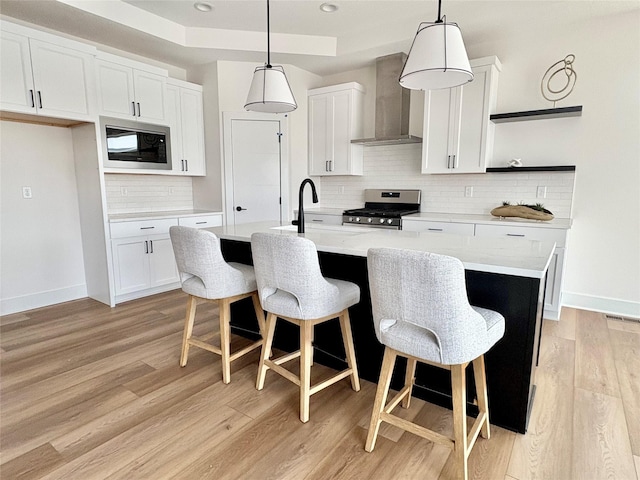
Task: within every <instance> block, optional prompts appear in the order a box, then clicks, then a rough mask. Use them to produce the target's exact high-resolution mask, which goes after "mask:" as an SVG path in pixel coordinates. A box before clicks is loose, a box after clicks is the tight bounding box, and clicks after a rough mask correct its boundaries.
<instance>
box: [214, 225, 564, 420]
mask: <svg viewBox="0 0 640 480" xmlns="http://www.w3.org/2000/svg"><path fill="white" fill-rule="evenodd" d="M209 230H210V231H212V232H214V233H215V234H216V235H218V236H219V237H220V238H221V245H222V250H223V254H224V256H225V258H226V259H227V261H236V262H242V263H252V260H251V245H250V240H251V234H252V233H254V232H265V231H269V232H274V233H279V234H281V235H297V232H296V227H293V226H290V225H284V226H281V225H279V224H277V223H274V222H271V223H267V222H261V223H251V224H244V225H236V226H228V227H215V228H211V229H209ZM303 235H304V236H305V237H306V238H308V239H310V240H312V241H313V242H314V243H315V244H316V247H317V249H318V255H319V259H320V266H321V268H322V272H323V274H324V275H325V276H327V277H332V278H339V279H342V280H348V281H351V282H354V283H356V284H357V285H359V286H360V289H361V300H360V303H359V304H357V305H355V306H353V307H351V308H350V309H349V312H350V315H351V322H352V330H353V337H354V344H355V350H356V358H357V362H358V369H359V371H360V376H361V377H362V378H364V379H366V380H370V381H372V382H377V381H378V375H379V373H380V366H381V364H382V355H383V350H384V348H383V346H382V345H380V344H379V343H378V341H377V339H376V337H375V332H374V329H373V321H372V317H371V300H370V294H369V285H368V279H367V259H366V255H367V250H368V249H369V248H372V247H392V248H405V249H412V250H421V251H429V252H433V253H438V254H443V255H451V256H454V257H457V258H459V259H460V260H461V261H462V263H463V264H464V267H465V272H466V282H467V291H468V296H469V301H470V302H471V304H473V305H477V306H480V307H484V308H489V309H492V310H496V311H498V312H500V313H501V314H502V315H504V317H505V319H506V329H505V335H504V337H503V338H502V339H501V340H500V341H499V342H498V343H497V344H496V345H495V346H494V347H493V348H492V349H491V350H490V351H489V353H487V355H486V356H485V362H486V371H487V388H488V391H489V410H490V418H491V423H493V424H495V425H499V426H501V427H504V428H507V429H509V430H513V431H515V432H519V433H525V432H526V428H527V421H528V417H529V413H530V410H531V406H532V402H533V397H534V394H535V384H534V378H535V366H536V363H537V356H538V346H539V340H540V329H541V326H542V306H543V302H544V282H545V276H546V271H547V268H548V265H549V261H550V258H551V255H552V253H553V250H554V247H555V245H554V243H552V242H551V243H547V242H536V241H530V240H524V239H520V238H482V237H472V236H466V235H448V234H434V233H430V232H407V231H397V230H382V229H372V228H367V227H348V226H315V225H308V226H307V227H306V233H305V234H303ZM245 313H246V314H245ZM232 325H233V327H234V330H235V332H236V333H239V334H241V335H246V336H251V333H250V332H251V330H253V331H256V324H255V319H254V316H253V315H252V314H251V305H250V302H248V304H242V303H241V302H239V304H238V305H237V307H236V309H235V310H234V314H233V320H232ZM298 338H299V335H298V331H297V328H296V327H294V326H293V325H288V324H287V323H286V322H283V323H281V324H279V325H278V330H277V331H276V338H275V342H274V346H276V347H277V348H281V349H283V350H287V351H293V350H296V349H297V348H298ZM314 347H315V348H314V350H315V351H314V359H315V360H316V361H318V362H319V363H322V364H325V365H328V366H330V367H333V368H339V369H342V368H344V366H345V362H344V360H343V359H344V349H343V347H342V341H341V337H340V334H339V325H338V322H337V320H336V321H335V322H327V323H326V324H324V325H320V326H318V327H316V332H315V339H314ZM396 369H397V370H396V372H395V375H394V380H393V383H392V388H396V389H398V388H399V387H400V386H401V385H402V383H403V381H404V365H403V363H402V362H398V364H397V365H396ZM472 375H473V373H472V369H469V371H468V377H470V378H469V379H468V391H469V394H468V399H469V405H468V409H469V412H470V413H471V414H473V413H474V412H477V409H476V408H475V406H474V405H473V404H472V402H473V399H474V395H475V388H474V382H473V377H472ZM415 385H416V386H415V388H414V395H415V396H416V397H419V398H422V399H424V400H427V401H430V402H433V403H436V404H439V405H443V406H447V407H449V408H451V386H450V380H449V372H448V371H446V370H442V369H438V368H435V367H431V366H428V365H423V364H420V365H419V366H418V370H417V372H416V382H415Z"/></svg>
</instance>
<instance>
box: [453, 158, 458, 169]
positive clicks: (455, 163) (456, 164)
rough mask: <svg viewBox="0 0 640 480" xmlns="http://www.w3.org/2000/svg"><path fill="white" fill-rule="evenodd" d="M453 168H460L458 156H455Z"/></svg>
mask: <svg viewBox="0 0 640 480" xmlns="http://www.w3.org/2000/svg"><path fill="white" fill-rule="evenodd" d="M453 168H458V156H457V155H454V156H453Z"/></svg>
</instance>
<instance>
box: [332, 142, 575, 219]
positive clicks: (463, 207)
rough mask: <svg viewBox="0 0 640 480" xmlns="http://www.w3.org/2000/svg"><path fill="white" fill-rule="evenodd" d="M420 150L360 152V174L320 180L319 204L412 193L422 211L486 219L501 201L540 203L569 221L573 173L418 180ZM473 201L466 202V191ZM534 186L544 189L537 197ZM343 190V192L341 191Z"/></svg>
mask: <svg viewBox="0 0 640 480" xmlns="http://www.w3.org/2000/svg"><path fill="white" fill-rule="evenodd" d="M421 162H422V146H421V145H419V144H417V145H416V144H413V145H393V146H380V147H365V150H364V174H363V175H362V176H358V177H351V176H340V177H321V179H320V185H321V191H322V194H321V198H320V203H321V205H322V206H323V207H328V208H356V207H361V206H362V205H363V203H364V192H363V191H364V189H365V188H412V189H420V190H421V191H422V205H421V210H422V211H423V212H442V213H469V214H488V213H489V212H490V211H491V210H492V209H493V208H495V207H497V206H499V205H501V204H502V202H503V201H509V202H511V203H514V204H516V203H519V202H523V203H542V204H544V206H545V208H547V209H548V210H550V211H552V212H553V213H554V215H555V216H556V217H558V218H568V217H570V216H571V203H572V198H573V187H574V180H575V172H520V173H483V174H459V175H458V174H456V175H423V174H422V173H421ZM467 186H472V187H473V197H465V196H464V192H465V187H467ZM538 186H545V187H547V196H546V198H537V196H536V192H537V188H538ZM342 187H343V188H344V193H340V191H341V190H340V189H341V188H342Z"/></svg>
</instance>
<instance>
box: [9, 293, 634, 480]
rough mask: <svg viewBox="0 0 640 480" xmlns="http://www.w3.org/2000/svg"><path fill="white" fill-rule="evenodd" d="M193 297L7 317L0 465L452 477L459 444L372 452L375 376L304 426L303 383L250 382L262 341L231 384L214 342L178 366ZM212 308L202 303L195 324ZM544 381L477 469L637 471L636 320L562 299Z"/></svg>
mask: <svg viewBox="0 0 640 480" xmlns="http://www.w3.org/2000/svg"><path fill="white" fill-rule="evenodd" d="M185 302H186V296H185V295H184V294H183V293H182V292H181V291H179V290H178V291H174V292H169V293H166V294H162V295H156V296H153V297H149V298H145V299H141V300H136V301H132V302H129V303H126V304H122V305H119V306H117V307H116V308H114V309H111V308H109V307H107V306H105V305H102V304H100V303H98V302H95V301H93V300H88V299H85V300H78V301H74V302H69V303H65V304H61V305H56V306H52V307H47V308H42V309H37V310H33V311H29V312H25V313H19V314H14V315H8V316H5V317H3V318H2V319H1V322H0V325H1V330H0V334H1V337H0V358H1V390H0V393H1V416H0V477H1V478H2V479H3V480H9V479H17V478H33V479H36V478H37V479H40V478H46V479H65V480H69V479H81V480H92V479H128V480H130V479H154V480H155V479H165V478H166V479H169V478H171V479H216V480H218V479H250V480H252V479H259V480H263V479H295V480H302V479H367V480H373V479H381V480H390V479H438V478H440V479H449V478H452V475H453V472H454V468H453V463H452V458H450V457H451V456H450V451H449V449H447V448H445V447H441V446H437V445H433V444H432V443H430V442H428V441H426V440H423V439H421V438H419V437H416V436H413V435H411V434H409V433H403V432H401V431H400V430H398V429H395V428H393V427H390V426H388V425H384V426H383V427H382V428H381V436H380V437H379V439H378V442H377V444H376V448H375V450H374V451H373V452H372V453H366V452H365V451H364V442H365V438H366V433H367V432H366V427H367V424H368V421H369V416H370V414H371V408H372V406H373V398H374V393H375V385H374V384H372V383H370V382H366V381H363V382H362V390H361V391H360V392H358V393H356V392H354V391H353V390H351V387H350V384H349V380H348V379H345V380H344V381H341V382H339V383H338V384H336V385H334V386H332V387H330V388H328V389H326V390H323V391H322V392H320V393H318V394H317V395H314V396H313V397H312V398H311V420H310V421H309V422H308V423H307V424H302V423H301V422H300V421H299V419H298V387H296V386H295V385H293V384H291V383H289V382H287V381H286V380H284V379H283V378H281V377H280V376H279V375H276V374H273V373H272V372H269V373H268V374H267V381H266V384H265V388H264V390H263V391H260V392H258V391H257V390H256V389H255V380H256V373H257V359H258V352H257V351H256V352H254V353H253V354H251V355H248V356H247V357H246V358H244V359H242V360H239V361H238V362H239V363H238V362H236V363H235V364H234V365H233V366H232V377H231V384H229V385H224V384H223V383H222V381H221V371H220V361H219V358H218V357H217V356H215V355H213V354H211V353H209V352H205V351H203V350H200V349H197V348H192V349H191V354H190V357H189V363H188V365H187V366H186V367H185V368H180V367H179V366H178V359H179V355H180V342H181V335H182V326H183V318H184V311H185ZM216 319H217V311H216V310H215V308H214V307H213V305H212V304H206V303H205V304H201V305H200V306H199V310H198V316H197V319H196V328H195V333H196V334H203V333H204V332H206V331H207V330H208V329H214V328H216V322H215V321H214V320H216ZM242 342H244V340H242V339H238V340H237V342H236V343H237V345H236V346H238V345H240V344H242ZM314 369H315V375H316V376H320V377H321V376H323V375H327V374H328V372H327V369H325V368H324V367H322V366H320V365H316V366H315V367H314ZM536 383H537V387H538V388H537V393H536V398H535V405H534V408H533V411H532V417H531V421H530V424H529V431H528V433H527V434H526V435H518V434H515V433H513V432H509V431H506V430H504V429H500V428H497V427H494V428H493V429H492V437H491V439H490V440H488V441H487V440H484V439H479V440H478V443H477V444H476V447H475V448H474V450H473V453H472V454H471V457H470V461H469V462H470V463H469V471H470V473H471V477H472V478H474V479H491V480H496V479H497V480H529V479H543V480H555V479H558V480H568V479H575V480H600V479H603V480H604V479H619V480H638V479H639V478H640V477H639V476H638V474H637V470H638V469H640V324H637V323H632V322H622V321H612V320H607V319H605V317H604V316H603V315H602V314H598V313H593V312H587V311H581V310H574V309H570V308H565V309H564V310H563V315H562V318H561V320H560V322H552V321H545V324H544V329H543V339H542V344H541V354H540V366H539V367H538V369H537V372H536ZM492 393H493V395H499V394H500V392H492ZM489 401H491V398H489ZM401 414H402V415H403V416H404V417H405V418H408V419H413V420H415V421H417V422H420V423H421V424H423V425H425V426H428V427H430V428H433V429H436V430H438V431H441V432H448V433H450V432H451V430H452V424H451V417H450V412H448V411H447V410H445V409H443V408H440V407H437V406H434V405H431V404H428V403H425V402H423V401H420V400H417V399H414V401H413V402H412V406H411V408H410V409H408V410H404V411H402V413H401Z"/></svg>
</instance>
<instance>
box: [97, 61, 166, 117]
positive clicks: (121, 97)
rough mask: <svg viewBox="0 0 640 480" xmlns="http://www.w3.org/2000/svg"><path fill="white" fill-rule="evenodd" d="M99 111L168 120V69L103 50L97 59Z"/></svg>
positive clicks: (110, 114)
mask: <svg viewBox="0 0 640 480" xmlns="http://www.w3.org/2000/svg"><path fill="white" fill-rule="evenodd" d="M96 71H97V77H98V110H99V112H100V115H104V116H108V117H118V118H126V119H136V120H139V121H141V122H147V123H152V124H166V123H167V122H166V119H165V88H166V79H167V74H166V73H167V72H166V71H164V70H162V69H158V68H155V67H152V66H148V65H144V64H140V63H138V62H133V61H131V60H128V59H124V58H119V57H116V56H115V55H109V54H103V53H100V54H99V56H98V59H97V60H96Z"/></svg>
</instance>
